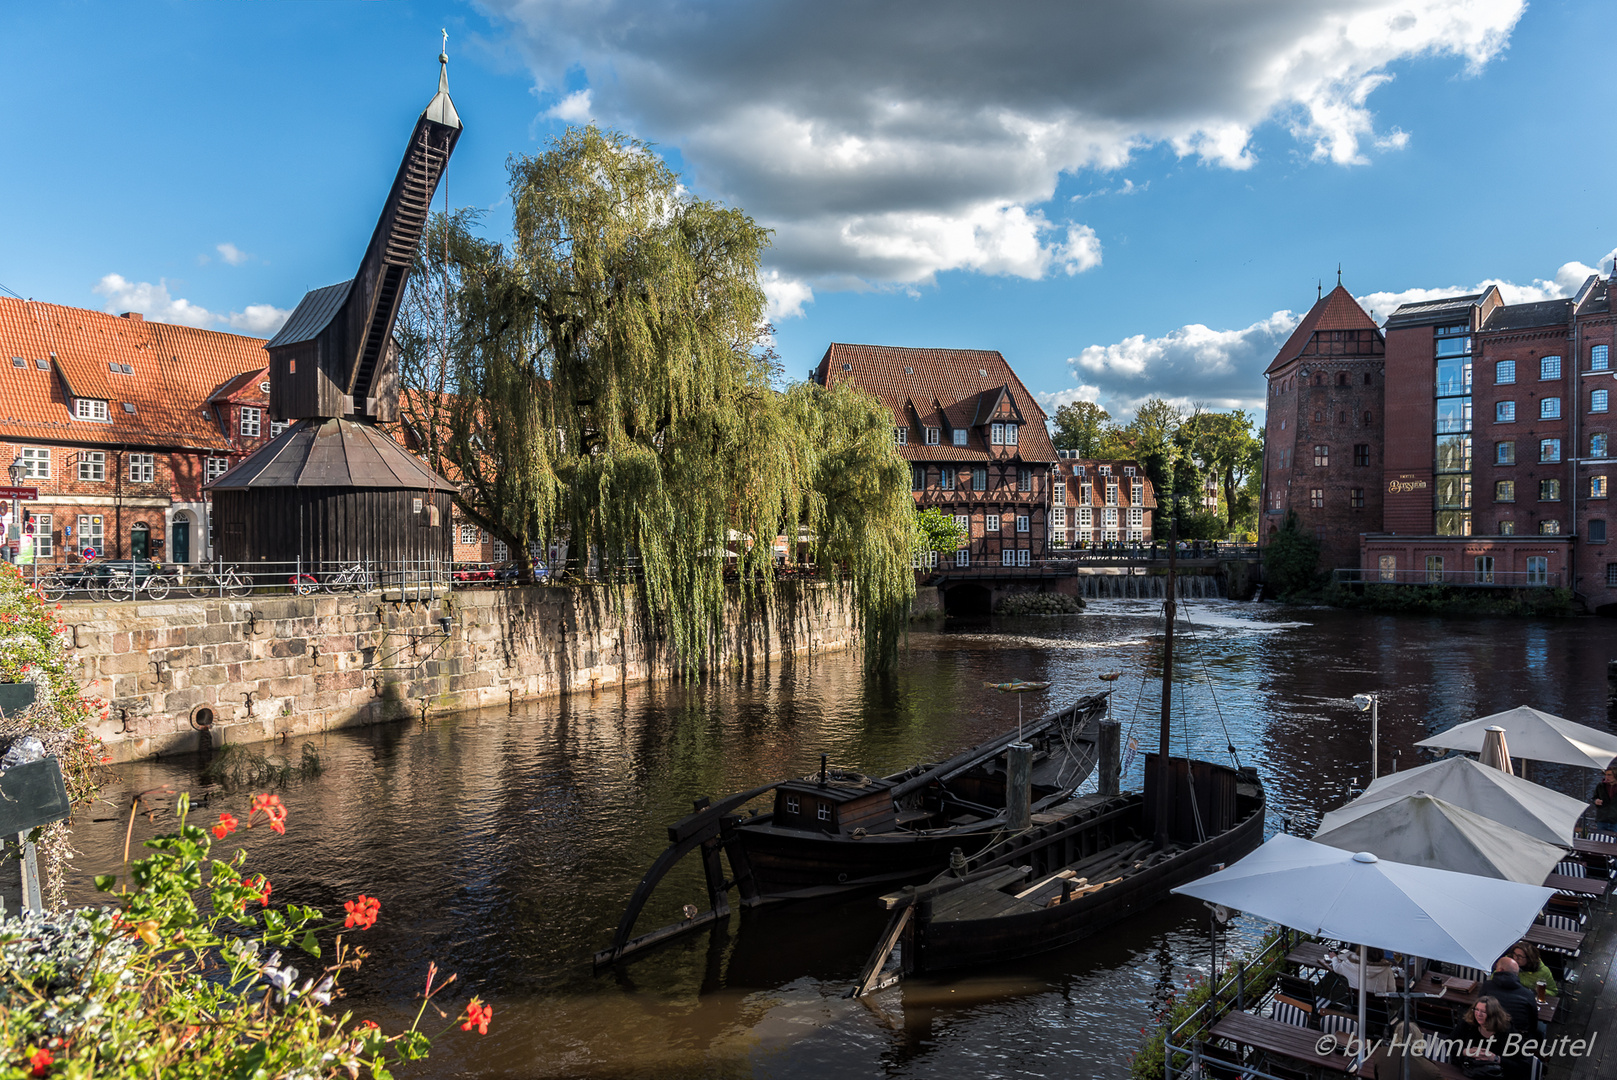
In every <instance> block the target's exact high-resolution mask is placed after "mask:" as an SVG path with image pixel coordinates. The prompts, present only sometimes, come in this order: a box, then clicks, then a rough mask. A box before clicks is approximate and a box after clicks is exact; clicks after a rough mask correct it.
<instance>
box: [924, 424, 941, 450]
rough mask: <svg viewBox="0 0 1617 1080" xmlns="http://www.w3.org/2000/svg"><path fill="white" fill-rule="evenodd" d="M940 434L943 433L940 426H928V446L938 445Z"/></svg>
mask: <svg viewBox="0 0 1617 1080" xmlns="http://www.w3.org/2000/svg"><path fill="white" fill-rule="evenodd" d="M940 434H941V432H940V430H939V429H938V428H935V427H929V428H927V429H926V444H927V445H928V446H936V445H938V437H939V435H940Z"/></svg>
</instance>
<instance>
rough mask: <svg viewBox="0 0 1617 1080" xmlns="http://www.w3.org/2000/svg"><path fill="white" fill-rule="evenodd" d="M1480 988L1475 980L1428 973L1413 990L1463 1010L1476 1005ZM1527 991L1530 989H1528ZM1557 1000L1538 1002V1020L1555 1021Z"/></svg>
mask: <svg viewBox="0 0 1617 1080" xmlns="http://www.w3.org/2000/svg"><path fill="white" fill-rule="evenodd" d="M1480 986H1481V984H1480V983H1478V982H1477V980H1475V979H1462V978H1460V977H1458V976H1456V975H1441V974H1438V973H1437V972H1435V971H1429V972H1427V973H1426V974H1425V975H1422V976H1421V977H1420V978H1419V979H1416V980H1415V989H1416V990H1419V991H1420V992H1421V993H1424V994H1427V995H1429V996H1431V997H1433V998H1435V999H1436V1000H1438V1001H1442V1002H1445V1003H1447V1004H1450V1005H1454V1006H1457V1007H1458V1008H1460V1009H1462V1010H1464V1009H1469V1008H1470V1007H1471V1006H1473V1005H1475V1004H1476V1003H1477V998H1478V997H1479V996H1480V995H1478V993H1477V990H1478V989H1479V987H1480ZM1528 989H1532V988H1531V987H1529V988H1528ZM1556 1004H1557V1000H1556V998H1554V997H1551V998H1550V999H1549V1000H1548V1001H1544V1002H1540V1003H1539V1006H1538V1018H1539V1019H1540V1020H1542V1021H1544V1023H1546V1024H1547V1023H1549V1022H1550V1021H1551V1020H1554V1019H1555V1008H1556Z"/></svg>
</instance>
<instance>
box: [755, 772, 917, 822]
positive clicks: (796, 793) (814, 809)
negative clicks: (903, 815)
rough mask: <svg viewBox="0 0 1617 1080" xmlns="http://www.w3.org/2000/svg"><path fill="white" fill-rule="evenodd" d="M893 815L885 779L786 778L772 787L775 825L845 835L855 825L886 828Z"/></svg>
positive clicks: (890, 789)
mask: <svg viewBox="0 0 1617 1080" xmlns="http://www.w3.org/2000/svg"><path fill="white" fill-rule="evenodd" d="M894 818H895V815H894V812H893V792H892V783H891V782H890V781H887V780H870V781H866V782H864V783H862V784H859V785H857V786H853V785H848V784H839V783H836V782H830V783H826V784H821V783H819V782H818V781H817V780H788V781H786V782H785V783H784V784H781V785H780V786H779V787H777V788H776V789H775V815H774V819H773V824H774V825H775V826H776V827H777V828H782V829H803V830H805V831H807V832H822V833H831V834H834V835H842V836H848V835H851V834H852V833H853V832H854V831H855V830H858V829H863V830H864V831H865V832H885V831H887V830H889V829H891V828H892V827H893V825H894Z"/></svg>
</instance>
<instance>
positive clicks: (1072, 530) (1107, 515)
mask: <svg viewBox="0 0 1617 1080" xmlns="http://www.w3.org/2000/svg"><path fill="white" fill-rule="evenodd" d="M1056 453H1057V454H1058V455H1059V460H1057V461H1056V463H1055V467H1054V468H1053V469H1052V470H1051V488H1052V491H1051V499H1050V507H1051V510H1050V525H1051V530H1050V531H1051V547H1055V548H1073V549H1082V548H1093V547H1099V546H1106V545H1110V544H1149V543H1151V542H1152V540H1153V536H1152V532H1151V525H1152V518H1153V516H1154V513H1153V512H1154V511H1155V510H1156V506H1157V494H1156V489H1155V488H1154V487H1152V485H1151V478H1150V477H1149V476H1147V475H1146V474H1145V470H1144V469H1143V468H1141V467H1140V463H1139V462H1138V461H1132V460H1130V461H1121V460H1120V461H1096V460H1093V459H1088V458H1078V457H1073V456H1069V451H1066V450H1058V451H1056Z"/></svg>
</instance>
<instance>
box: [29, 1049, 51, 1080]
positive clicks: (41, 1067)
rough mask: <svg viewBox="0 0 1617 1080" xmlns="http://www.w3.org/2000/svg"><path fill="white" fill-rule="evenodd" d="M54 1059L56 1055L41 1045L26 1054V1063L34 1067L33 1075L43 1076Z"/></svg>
mask: <svg viewBox="0 0 1617 1080" xmlns="http://www.w3.org/2000/svg"><path fill="white" fill-rule="evenodd" d="M55 1060H56V1055H55V1054H52V1053H51V1052H50V1051H49V1050H47V1049H45V1048H44V1047H43V1046H42V1047H40V1048H39V1049H38V1050H35V1051H34V1052H33V1053H32V1054H29V1055H28V1064H30V1065H32V1066H33V1067H34V1075H35V1076H44V1075H45V1073H46V1072H48V1071H49V1070H50V1067H51V1063H52V1062H54V1061H55Z"/></svg>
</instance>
